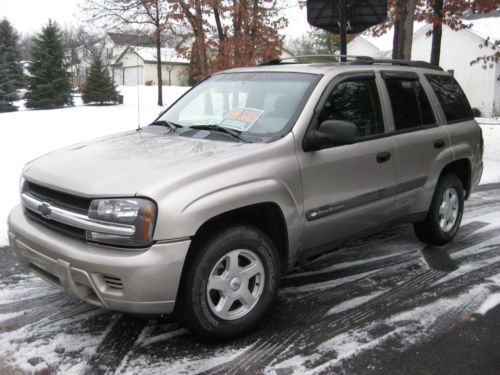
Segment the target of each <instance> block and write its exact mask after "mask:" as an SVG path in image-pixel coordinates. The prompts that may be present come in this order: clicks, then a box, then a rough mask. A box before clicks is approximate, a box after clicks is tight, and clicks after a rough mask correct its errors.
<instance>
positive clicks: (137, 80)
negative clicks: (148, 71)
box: [123, 66, 144, 86]
mask: <svg viewBox="0 0 500 375" xmlns="http://www.w3.org/2000/svg"><path fill="white" fill-rule="evenodd" d="M143 69H144V68H143V67H142V66H139V67H137V66H134V67H130V68H123V72H124V75H123V78H124V79H123V84H124V85H125V86H137V84H139V85H142V84H144V82H143Z"/></svg>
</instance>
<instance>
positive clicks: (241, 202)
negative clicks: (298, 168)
mask: <svg viewBox="0 0 500 375" xmlns="http://www.w3.org/2000/svg"><path fill="white" fill-rule="evenodd" d="M268 202H271V203H275V204H277V205H278V206H279V208H280V209H281V211H282V213H283V217H284V219H285V222H286V226H287V229H288V243H289V248H290V253H292V252H293V249H296V248H297V247H298V245H299V243H298V242H299V238H301V236H302V232H303V230H304V219H303V218H304V215H303V207H302V205H301V204H299V203H298V201H297V199H296V198H295V197H294V195H293V193H292V192H291V191H290V189H288V187H287V186H286V184H285V183H283V182H281V181H279V180H276V179H261V180H254V181H249V182H245V183H241V184H237V185H232V186H228V187H225V188H223V189H219V190H216V191H212V192H210V193H207V194H204V195H202V196H199V197H197V198H196V199H194V200H192V201H191V202H189V203H187V204H185V206H184V207H183V208H182V210H181V212H180V214H179V216H178V217H177V218H173V217H170V218H168V217H163V218H159V220H160V221H162V222H160V221H159V222H158V223H157V227H158V228H167V230H168V233H167V232H165V233H163V234H160V233H157V234H156V235H155V237H163V236H167V237H163V238H182V237H192V236H194V235H195V234H196V232H197V231H198V229H199V228H200V227H201V226H202V225H203V224H204V223H206V222H207V221H208V220H210V219H212V218H214V217H216V216H218V215H221V214H224V213H226V212H229V211H232V210H235V209H238V208H242V207H247V206H251V205H255V204H259V203H268ZM174 220H175V221H174ZM166 221H171V222H170V223H168V222H166Z"/></svg>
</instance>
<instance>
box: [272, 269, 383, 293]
mask: <svg viewBox="0 0 500 375" xmlns="http://www.w3.org/2000/svg"><path fill="white" fill-rule="evenodd" d="M378 271H379V270H372V271H368V272H364V273H359V274H356V275H351V276H346V277H342V278H339V279H334V280H329V281H324V282H320V283H314V284H307V285H302V286H291V287H288V288H283V289H280V291H279V294H294V293H307V292H312V291H319V290H326V289H332V288H335V287H337V286H340V285H343V284H346V283H351V282H353V281H357V280H360V279H363V278H365V277H367V276H370V275H371V274H374V273H376V272H378Z"/></svg>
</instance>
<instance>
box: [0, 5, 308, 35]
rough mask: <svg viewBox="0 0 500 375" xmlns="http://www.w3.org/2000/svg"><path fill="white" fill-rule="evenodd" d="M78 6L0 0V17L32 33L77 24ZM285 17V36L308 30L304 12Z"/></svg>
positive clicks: (78, 20) (288, 14)
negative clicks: (46, 27)
mask: <svg viewBox="0 0 500 375" xmlns="http://www.w3.org/2000/svg"><path fill="white" fill-rule="evenodd" d="M81 3H83V1H82V0H0V18H4V17H6V18H7V19H8V20H9V21H10V22H11V23H12V24H13V25H14V27H15V28H16V30H17V31H18V32H19V33H21V34H25V33H33V32H38V31H39V30H40V28H41V26H42V25H44V24H46V23H47V21H48V19H49V18H51V19H53V20H55V21H57V22H58V23H59V24H60V25H61V26H65V25H74V24H75V23H78V22H80V19H81V18H82V17H81V15H80V10H79V7H78V4H81ZM287 18H288V20H289V27H288V29H287V30H286V35H287V36H292V37H295V36H298V35H300V34H301V33H303V32H304V31H305V30H306V29H307V27H308V25H307V20H306V12H305V10H302V11H301V10H300V9H298V7H297V8H292V9H290V10H289V11H287Z"/></svg>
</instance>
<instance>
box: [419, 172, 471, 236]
mask: <svg viewBox="0 0 500 375" xmlns="http://www.w3.org/2000/svg"><path fill="white" fill-rule="evenodd" d="M448 189H454V190H455V191H456V193H457V198H458V199H457V200H458V213H457V216H456V220H455V222H454V224H453V226H452V227H451V228H450V229H448V230H443V228H442V227H441V225H440V213H439V211H440V207H441V205H442V204H443V200H444V194H445V192H446V191H447V190H448ZM463 212H464V190H463V186H462V182H461V181H460V179H459V178H458V177H457V176H456V175H455V174H445V175H443V176H441V177H440V179H439V181H438V183H437V186H436V190H435V191H434V196H433V197H432V202H431V206H430V209H429V212H428V213H427V217H426V219H425V220H424V221H422V222H419V223H414V224H413V229H414V230H415V234H416V235H417V237H418V239H419V240H420V241H422V242H424V243H428V244H430V245H437V246H442V245H446V244H447V243H448V242H450V241H451V240H453V238H454V237H455V235H456V234H457V231H458V228H459V227H460V223H461V222H462V215H463Z"/></svg>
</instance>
